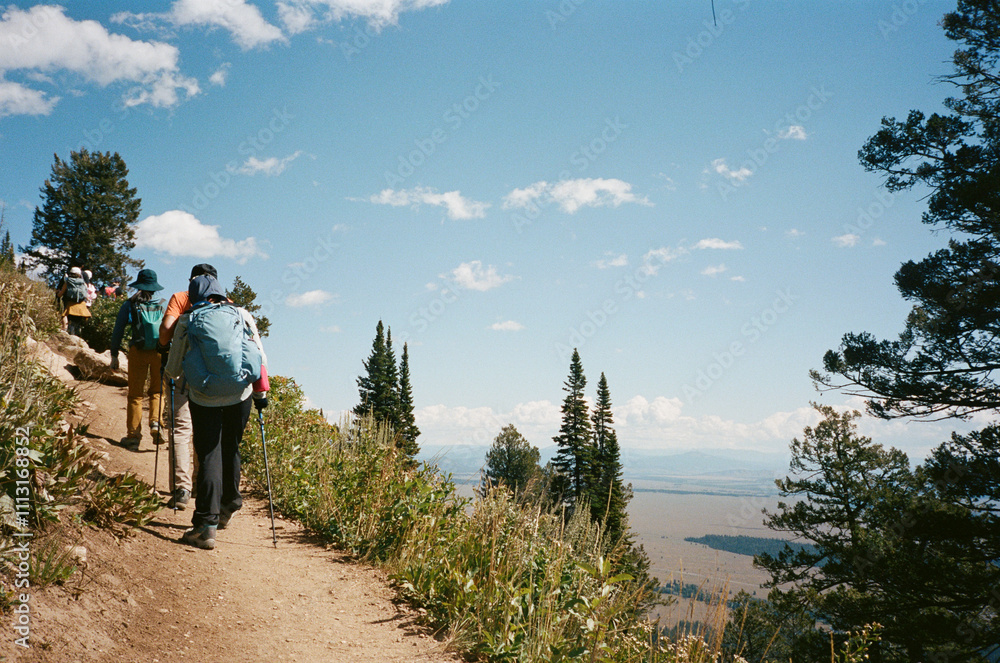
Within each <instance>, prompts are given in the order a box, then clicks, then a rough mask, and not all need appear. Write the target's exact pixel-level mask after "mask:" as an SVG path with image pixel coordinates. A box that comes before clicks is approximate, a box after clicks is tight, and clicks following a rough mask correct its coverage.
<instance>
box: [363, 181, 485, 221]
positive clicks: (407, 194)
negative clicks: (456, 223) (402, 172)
mask: <svg viewBox="0 0 1000 663" xmlns="http://www.w3.org/2000/svg"><path fill="white" fill-rule="evenodd" d="M368 200H369V202H372V203H375V204H376V205H391V206H393V207H405V206H407V205H410V206H413V207H419V206H420V205H436V206H438V207H443V208H445V210H447V212H448V218H450V219H456V220H463V219H481V218H483V217H484V216H486V210H487V209H489V207H490V205H489V203H481V202H478V201H475V200H470V199H468V198H465V197H463V196H462V194H461V193H459V192H458V191H448V192H446V193H438V192H437V191H435V190H434V189H431V188H427V187H416V188H413V189H400V190H398V191H397V190H395V189H384V190H382V191H381V192H380V193H379V194H378V195H375V196H371V197H370V198H369V199H368Z"/></svg>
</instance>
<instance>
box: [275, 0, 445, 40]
mask: <svg viewBox="0 0 1000 663" xmlns="http://www.w3.org/2000/svg"><path fill="white" fill-rule="evenodd" d="M447 2H448V0H284V1H283V2H279V3H278V15H279V16H280V17H281V20H282V23H284V25H285V29H286V30H288V32H289V33H291V34H297V33H299V32H304V31H305V30H308V29H310V28H312V27H314V26H315V25H317V24H321V23H329V22H331V21H340V20H343V19H345V18H354V17H356V18H363V19H367V20H368V23H369V25H371V26H372V27H373V28H374V29H375V30H381V29H382V28H383V27H385V26H387V25H396V23H397V21H398V20H399V15H400V14H401V13H402V12H405V11H416V10H419V9H425V8H427V7H437V6H439V5H443V4H446V3H447Z"/></svg>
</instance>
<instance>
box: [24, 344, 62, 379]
mask: <svg viewBox="0 0 1000 663" xmlns="http://www.w3.org/2000/svg"><path fill="white" fill-rule="evenodd" d="M25 345H26V346H27V348H28V354H29V355H30V356H31V357H32V358H33V359H35V360H37V361H38V363H40V364H41V365H42V366H44V367H45V369H46V370H47V371H48V372H49V373H51V374H52V375H54V376H55V377H57V378H59V379H60V380H62V381H63V382H69V381H71V380H73V379H74V378H73V374H72V373H70V372H69V369H68V368H67V364H68V362H67V361H66V357H64V356H63V355H61V354H56V353H55V352H53V351H52V348H50V347H49V346H48V345H46V344H45V343H39V342H38V341H36V340H35V339H33V338H31V337H29V338H28V339H26V341H25Z"/></svg>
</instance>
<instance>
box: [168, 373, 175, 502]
mask: <svg viewBox="0 0 1000 663" xmlns="http://www.w3.org/2000/svg"><path fill="white" fill-rule="evenodd" d="M176 424H177V412H176V410H175V409H174V379H173V378H170V449H169V450H168V451H167V457H168V458H169V459H170V474H169V476H170V484H169V485H170V496H171V497H172V498H174V511H177V499H176V492H177V478H176V471H175V468H176V467H177V449H176V447H174V426H175V425H176Z"/></svg>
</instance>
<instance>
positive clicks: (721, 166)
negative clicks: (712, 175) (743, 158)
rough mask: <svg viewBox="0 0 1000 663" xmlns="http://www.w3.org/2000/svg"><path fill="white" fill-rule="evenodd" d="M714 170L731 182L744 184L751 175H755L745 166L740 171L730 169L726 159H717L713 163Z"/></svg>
mask: <svg viewBox="0 0 1000 663" xmlns="http://www.w3.org/2000/svg"><path fill="white" fill-rule="evenodd" d="M712 168H713V169H714V170H715V172H717V173H718V174H719V175H722V176H723V177H725V178H726V179H727V180H729V181H731V182H744V181H746V180H747V179H748V178H749V177H750V176H751V175H753V171H752V170H750V169H749V168H747V167H746V166H743V167H742V168H740V169H739V170H733V169H732V168H730V167H729V165H728V164H726V160H725V159H716V160H715V161H713V162H712Z"/></svg>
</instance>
